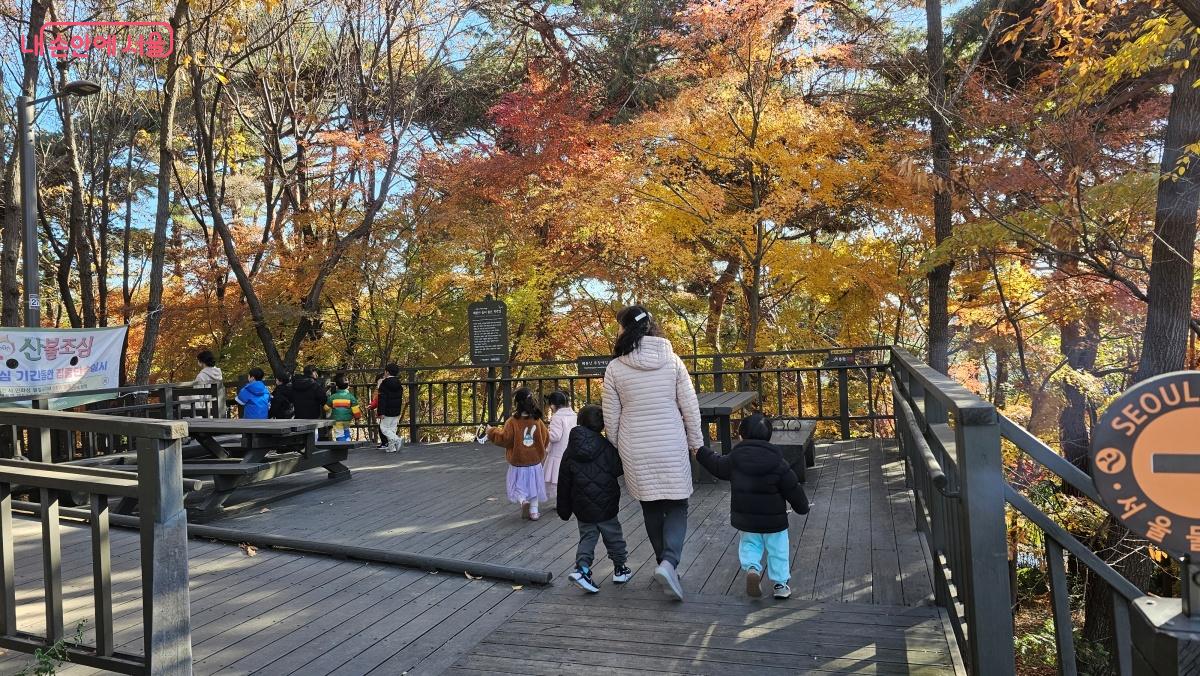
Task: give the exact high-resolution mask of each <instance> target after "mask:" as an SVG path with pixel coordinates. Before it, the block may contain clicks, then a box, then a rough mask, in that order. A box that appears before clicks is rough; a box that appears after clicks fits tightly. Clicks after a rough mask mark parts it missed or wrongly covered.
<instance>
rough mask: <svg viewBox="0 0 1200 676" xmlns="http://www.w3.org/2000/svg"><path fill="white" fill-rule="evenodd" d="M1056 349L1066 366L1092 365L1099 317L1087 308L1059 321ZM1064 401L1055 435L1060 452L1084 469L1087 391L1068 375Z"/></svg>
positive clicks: (1087, 368) (1088, 442)
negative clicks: (1075, 315) (1082, 312)
mask: <svg viewBox="0 0 1200 676" xmlns="http://www.w3.org/2000/svg"><path fill="white" fill-rule="evenodd" d="M1058 332H1059V338H1060V349H1061V351H1062V354H1063V356H1064V357H1066V359H1067V366H1070V367H1071V368H1072V369H1074V370H1076V371H1081V372H1085V373H1086V372H1090V371H1092V370H1093V369H1095V368H1096V350H1097V348H1098V347H1099V346H1100V318H1099V317H1097V316H1095V315H1094V313H1092V312H1088V313H1087V315H1085V316H1084V317H1082V318H1078V319H1072V320H1069V321H1066V322H1063V323H1062V324H1061V325H1060V326H1059V327H1058ZM1062 388H1063V396H1064V397H1066V400H1067V405H1066V406H1064V407H1063V410H1062V412H1061V413H1060V414H1059V416H1058V436H1059V443H1060V444H1061V446H1062V452H1063V455H1064V456H1065V457H1066V458H1067V460H1070V461H1071V464H1073V465H1075V466H1076V467H1078V468H1079V469H1082V470H1084V471H1086V470H1087V457H1088V448H1089V446H1090V445H1091V435H1090V434H1089V431H1088V420H1087V412H1088V408H1087V395H1086V393H1085V392H1084V391H1083V390H1081V389H1080V388H1079V386H1078V385H1076V384H1074V382H1072V381H1071V380H1070V379H1067V380H1065V381H1064V382H1063V385H1062Z"/></svg>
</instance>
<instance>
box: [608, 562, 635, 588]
mask: <svg viewBox="0 0 1200 676" xmlns="http://www.w3.org/2000/svg"><path fill="white" fill-rule="evenodd" d="M631 577H633V571H632V570H629V566H627V565H625V564H621V565H619V566H617V568H616V570H614V571H613V582H616V583H617V584H625V583H626V582H629V578H631Z"/></svg>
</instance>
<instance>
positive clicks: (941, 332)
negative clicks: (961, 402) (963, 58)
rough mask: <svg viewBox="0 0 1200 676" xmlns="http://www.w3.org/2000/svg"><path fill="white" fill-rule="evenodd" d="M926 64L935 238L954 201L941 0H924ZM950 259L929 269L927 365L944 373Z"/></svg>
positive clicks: (943, 234) (946, 232)
mask: <svg viewBox="0 0 1200 676" xmlns="http://www.w3.org/2000/svg"><path fill="white" fill-rule="evenodd" d="M925 22H926V32H927V43H926V47H925V57H926V59H927V61H928V64H929V107H930V110H929V140H930V149H931V151H932V154H933V177H934V188H933V231H934V242H935V243H936V244H941V243H942V242H944V241H946V239H948V238H949V237H950V233H951V229H952V227H953V223H952V221H951V217H952V209H953V205H952V203H951V200H950V125H949V121H948V119H947V118H948V116H949V114H950V111H949V110H947V107H948V105H949V104H948V102H947V100H946V54H945V48H944V46H943V37H942V4H941V0H926V1H925ZM952 268H953V264H952V263H948V262H947V263H943V264H941V265H938V266H937V267H935V268H933V269H932V270H930V271H929V275H928V280H929V335H928V339H929V365H930V366H932V367H933V368H934V369H936V370H938V371H941V372H942V373H947V372H948V370H949V368H950V304H949V296H950V272H951V269H952Z"/></svg>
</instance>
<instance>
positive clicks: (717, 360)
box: [692, 354, 725, 392]
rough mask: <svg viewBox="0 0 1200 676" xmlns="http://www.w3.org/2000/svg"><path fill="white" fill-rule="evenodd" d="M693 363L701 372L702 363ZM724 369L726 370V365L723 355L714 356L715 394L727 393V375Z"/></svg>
mask: <svg viewBox="0 0 1200 676" xmlns="http://www.w3.org/2000/svg"><path fill="white" fill-rule="evenodd" d="M692 363H693V364H695V365H696V370H697V371H699V370H700V362H698V361H693V362H692ZM723 368H724V365H723V363H722V360H721V355H719V354H718V355H714V356H713V392H724V391H725V373H724V371H722V369H723Z"/></svg>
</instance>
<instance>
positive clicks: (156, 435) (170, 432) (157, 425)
mask: <svg viewBox="0 0 1200 676" xmlns="http://www.w3.org/2000/svg"><path fill="white" fill-rule="evenodd" d="M0 425H15V426H17V427H36V428H38V429H43V430H63V431H68V432H96V433H100V434H120V435H124V436H128V437H138V438H141V439H164V440H171V439H183V438H184V437H186V436H187V435H188V426H187V423H186V422H183V421H182V420H146V419H141V418H121V417H117V416H111V415H99V414H96V413H74V412H71V411H44V410H41V409H30V408H13V407H4V408H0Z"/></svg>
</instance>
